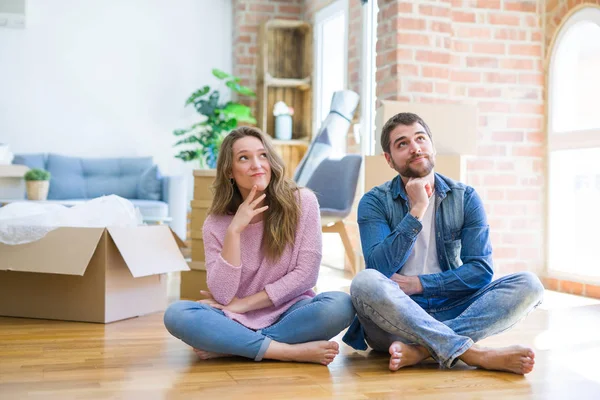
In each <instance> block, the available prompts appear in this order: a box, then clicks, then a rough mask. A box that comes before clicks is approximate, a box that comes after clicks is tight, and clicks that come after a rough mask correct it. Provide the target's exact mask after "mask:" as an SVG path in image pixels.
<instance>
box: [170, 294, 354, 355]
mask: <svg viewBox="0 0 600 400" xmlns="http://www.w3.org/2000/svg"><path fill="white" fill-rule="evenodd" d="M354 314H355V312H354V307H353V306H352V300H351V299H350V296H349V295H348V294H347V293H344V292H325V293H321V294H318V295H317V296H315V297H314V298H312V299H304V300H300V301H298V302H297V303H296V304H294V305H293V306H291V307H290V308H289V309H288V310H286V312H285V313H283V314H282V315H281V316H280V317H279V319H278V320H277V322H275V323H274V324H273V325H271V326H268V327H266V328H263V329H260V330H257V331H254V330H252V329H250V328H247V327H245V326H244V325H242V324H240V323H238V322H236V321H234V320H232V319H230V318H229V317H227V316H226V315H225V314H224V313H223V311H221V310H218V309H216V308H213V307H211V306H209V305H206V304H201V303H197V302H195V301H185V300H184V301H178V302H176V303H173V304H172V305H171V306H169V308H167V311H165V315H164V322H165V326H166V328H167V330H168V331H169V332H170V333H171V334H172V335H173V336H175V337H176V338H178V339H181V340H182V341H183V342H185V343H187V344H189V345H190V346H192V347H194V348H196V349H200V350H204V351H210V352H214V353H221V354H231V355H235V356H242V357H247V358H252V359H254V360H255V361H260V360H262V358H263V356H264V355H265V352H266V351H267V349H268V347H269V344H270V343H271V341H272V340H275V341H277V342H281V343H288V344H296V343H306V342H312V341H315V340H329V339H331V338H332V337H334V336H336V335H337V334H338V333H340V332H341V331H343V330H344V329H346V328H347V327H348V326H349V325H350V323H351V322H352V319H353V318H354Z"/></svg>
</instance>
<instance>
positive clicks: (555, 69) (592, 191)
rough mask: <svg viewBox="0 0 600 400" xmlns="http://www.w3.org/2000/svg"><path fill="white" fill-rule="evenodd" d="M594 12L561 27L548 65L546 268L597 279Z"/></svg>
mask: <svg viewBox="0 0 600 400" xmlns="http://www.w3.org/2000/svg"><path fill="white" fill-rule="evenodd" d="M598 71H600V9H599V8H592V7H588V8H583V9H581V10H580V11H578V12H576V13H575V14H573V15H572V16H571V17H570V18H569V20H568V21H567V22H566V23H565V24H564V25H563V27H562V28H561V30H560V32H559V34H558V36H557V38H556V41H555V45H554V51H553V54H552V58H551V61H550V80H549V83H550V87H549V118H548V122H549V123H548V151H549V155H548V162H549V165H548V194H549V199H548V205H549V207H548V211H549V219H548V268H549V270H550V271H551V272H558V273H559V274H568V275H569V276H573V275H576V276H580V277H583V278H584V279H585V278H588V279H589V278H592V279H594V278H596V279H597V278H600V266H599V264H598V261H597V255H596V254H595V251H594V250H595V246H597V240H596V239H595V238H596V230H597V229H598V227H599V226H600V209H599V208H598V206H599V205H600V109H598V105H597V104H598V93H600V75H599V74H598Z"/></svg>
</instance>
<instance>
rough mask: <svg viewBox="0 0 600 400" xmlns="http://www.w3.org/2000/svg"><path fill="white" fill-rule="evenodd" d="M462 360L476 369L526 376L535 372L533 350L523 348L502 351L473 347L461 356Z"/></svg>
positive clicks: (512, 347) (511, 347)
mask: <svg viewBox="0 0 600 400" xmlns="http://www.w3.org/2000/svg"><path fill="white" fill-rule="evenodd" d="M460 359H461V360H463V361H464V362H465V363H467V364H469V365H472V366H475V367H480V368H484V369H490V370H495V371H508V372H512V373H515V374H520V375H525V374H528V373H530V372H531V371H532V370H533V365H534V364H535V353H534V352H533V350H532V349H530V348H528V347H523V346H509V347H503V348H500V349H488V348H481V347H475V346H473V347H471V348H470V349H469V350H467V351H466V352H465V353H464V354H463V355H462V356H460Z"/></svg>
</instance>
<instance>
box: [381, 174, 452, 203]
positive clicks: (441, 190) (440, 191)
mask: <svg viewBox="0 0 600 400" xmlns="http://www.w3.org/2000/svg"><path fill="white" fill-rule="evenodd" d="M434 182H435V183H434V185H435V188H434V190H435V194H436V195H437V197H439V198H440V199H443V198H445V197H446V193H448V192H449V191H450V187H449V186H448V184H447V183H446V182H445V181H444V180H443V179H442V178H441V176H440V175H439V174H438V173H434ZM391 192H392V198H393V199H394V200H398V197H402V199H403V200H404V201H408V195H407V194H406V189H404V183H403V182H402V178H400V175H396V177H395V178H394V179H392V185H391Z"/></svg>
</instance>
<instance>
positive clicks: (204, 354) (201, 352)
mask: <svg viewBox="0 0 600 400" xmlns="http://www.w3.org/2000/svg"><path fill="white" fill-rule="evenodd" d="M194 353H196V355H197V356H198V357H199V358H200V359H201V360H210V359H211V358H221V357H231V356H230V355H229V354H221V353H211V352H210V351H204V350H200V349H194Z"/></svg>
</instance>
